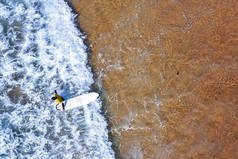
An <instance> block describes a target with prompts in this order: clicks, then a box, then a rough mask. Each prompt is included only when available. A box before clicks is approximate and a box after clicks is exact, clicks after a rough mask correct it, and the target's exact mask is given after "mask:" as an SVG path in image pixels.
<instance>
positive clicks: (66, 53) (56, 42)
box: [0, 0, 114, 159]
mask: <svg viewBox="0 0 238 159" xmlns="http://www.w3.org/2000/svg"><path fill="white" fill-rule="evenodd" d="M73 21H74V15H73V14H72V13H71V9H70V8H69V7H68V6H67V4H66V3H65V2H64V1H63V0H50V1H49V0H25V1H17V2H16V1H11V0H6V1H4V3H3V2H0V23H1V25H0V26H1V28H0V68H1V69H0V82H1V86H0V92H1V96H0V114H1V115H0V128H1V129H0V146H1V150H0V158H31V159H34V158H35V159H38V158H67V159H68V158H90V159H91V158H92V159H93V158H95V159H96V158H106V159H110V158H114V152H113V150H112V149H111V142H109V141H108V132H107V128H106V127H107V123H106V122H105V120H104V117H103V116H102V115H101V114H100V108H101V105H102V103H101V101H100V99H98V100H97V101H95V102H93V103H91V104H89V105H88V106H84V107H82V108H78V109H74V110H71V111H67V112H58V111H56V110H55V107H54V104H55V103H53V102H52V101H50V97H51V96H52V95H53V91H54V89H57V90H58V92H59V93H60V94H62V95H64V97H65V98H69V97H73V96H76V95H79V94H82V93H85V92H89V91H90V86H91V84H92V83H93V77H92V73H91V72H90V68H89V67H88V66H87V54H86V47H85V45H84V44H83V40H82V38H81V37H82V35H81V33H79V32H78V30H77V28H76V26H75V24H74V23H73Z"/></svg>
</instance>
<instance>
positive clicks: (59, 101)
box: [51, 90, 65, 110]
mask: <svg viewBox="0 0 238 159" xmlns="http://www.w3.org/2000/svg"><path fill="white" fill-rule="evenodd" d="M51 99H52V100H55V101H56V102H57V103H58V104H57V105H56V109H57V106H58V105H59V104H62V108H63V110H64V107H65V105H64V103H63V101H64V98H63V97H62V96H60V95H58V94H57V91H56V90H55V94H54V97H52V98H51Z"/></svg>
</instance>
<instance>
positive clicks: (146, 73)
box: [71, 0, 238, 159]
mask: <svg viewBox="0 0 238 159" xmlns="http://www.w3.org/2000/svg"><path fill="white" fill-rule="evenodd" d="M71 3H72V4H73V6H74V8H75V10H76V11H77V12H78V13H79V16H78V21H79V24H80V27H81V28H82V30H83V31H84V32H85V33H86V34H87V35H88V40H89V42H90V44H91V51H92V52H91V56H90V57H91V59H90V62H91V63H92V65H93V68H94V71H95V75H96V80H97V82H98V83H100V84H99V85H102V86H103V88H104V91H103V94H104V97H105V106H106V110H107V111H108V115H109V124H110V127H111V130H110V131H111V133H112V136H113V139H114V147H115V149H116V153H117V158H124V159H142V158H143V159H237V158H238V9H237V8H238V1H237V0H222V1H221V0H206V1H202V0H91V1H88V0H71Z"/></svg>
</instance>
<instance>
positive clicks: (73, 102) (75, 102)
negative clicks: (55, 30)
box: [57, 92, 99, 110]
mask: <svg viewBox="0 0 238 159" xmlns="http://www.w3.org/2000/svg"><path fill="white" fill-rule="evenodd" d="M98 96H99V94H98V93H96V92H92V93H87V94H83V95H80V96H77V97H74V98H70V99H68V100H66V101H65V102H64V104H65V110H69V109H73V108H76V107H80V106H83V105H87V104H89V103H91V102H93V101H94V100H96V99H97V98H98ZM57 109H59V110H63V108H62V105H61V104H59V105H58V106H57Z"/></svg>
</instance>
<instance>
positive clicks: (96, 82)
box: [65, 0, 121, 159]
mask: <svg viewBox="0 0 238 159" xmlns="http://www.w3.org/2000/svg"><path fill="white" fill-rule="evenodd" d="M65 2H66V3H67V4H68V5H69V7H70V8H71V9H72V13H73V14H74V15H76V17H75V18H74V24H75V26H76V27H77V29H78V30H79V32H80V33H82V35H83V36H84V37H83V38H82V39H83V42H84V45H85V46H86V48H87V49H86V52H87V59H88V63H87V66H89V68H90V69H91V70H90V71H91V72H92V74H93V80H94V83H93V84H92V86H91V89H92V90H93V91H95V92H97V93H99V97H100V99H101V101H102V107H101V111H102V112H101V114H102V115H103V116H104V118H105V120H106V123H107V130H108V140H109V141H110V142H111V144H112V145H111V148H112V150H113V151H114V153H115V158H116V159H121V156H120V153H119V149H118V147H117V143H116V140H115V138H114V137H113V135H112V131H111V125H112V123H111V122H110V115H109V114H108V111H107V107H106V99H105V94H106V90H105V89H104V88H103V84H102V82H101V79H100V77H99V76H98V73H97V72H96V71H95V69H94V67H93V64H92V49H91V43H90V42H89V39H88V35H87V33H86V32H85V31H84V30H83V29H82V28H81V26H80V22H79V20H78V18H77V17H78V14H79V13H77V11H76V9H75V8H74V6H73V4H72V2H71V0H66V1H65Z"/></svg>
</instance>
